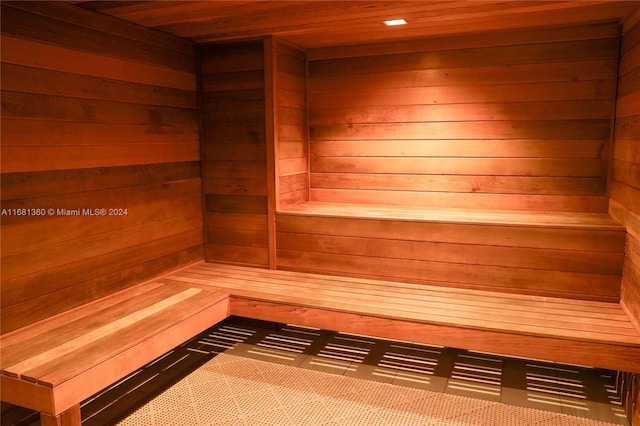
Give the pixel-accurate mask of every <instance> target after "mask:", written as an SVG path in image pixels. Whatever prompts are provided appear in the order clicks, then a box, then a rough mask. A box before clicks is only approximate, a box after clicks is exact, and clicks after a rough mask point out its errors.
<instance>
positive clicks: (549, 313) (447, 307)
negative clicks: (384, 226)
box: [167, 262, 640, 371]
mask: <svg viewBox="0 0 640 426" xmlns="http://www.w3.org/2000/svg"><path fill="white" fill-rule="evenodd" d="M167 279H168V280H171V281H172V282H181V283H184V284H189V285H208V286H212V287H214V288H216V289H218V290H220V291H223V292H228V293H229V294H231V298H232V302H231V306H232V307H231V313H232V314H238V312H237V311H234V308H235V307H238V306H241V305H243V306H244V307H243V314H245V315H248V316H251V317H254V318H257V319H266V320H273V318H260V317H257V316H258V315H259V314H260V312H259V311H260V309H258V308H257V306H258V305H259V304H260V303H263V306H262V307H263V308H265V307H266V306H270V309H272V310H274V309H275V310H277V309H279V308H278V307H279V306H280V307H282V306H286V308H280V309H284V310H289V312H292V310H295V309H298V310H299V311H300V312H302V311H303V310H304V311H305V312H306V315H307V316H308V317H312V316H313V311H316V313H319V312H322V313H323V315H325V318H324V320H323V323H322V324H315V325H314V324H309V323H306V324H301V325H312V326H322V327H326V326H327V324H326V321H328V319H327V316H328V317H332V316H333V317H334V318H335V321H333V327H332V329H334V330H338V331H349V330H345V325H346V324H344V323H341V322H340V321H342V320H346V319H348V318H352V317H351V316H352V315H354V316H358V317H367V318H375V319H379V320H388V321H390V322H388V325H389V326H393V327H398V326H399V324H400V323H412V324H415V325H416V327H417V328H416V329H415V330H416V332H419V330H420V328H419V326H420V325H429V326H431V327H435V329H438V328H439V330H441V331H442V330H466V331H467V332H476V335H477V336H480V335H486V336H490V335H496V334H499V335H503V336H504V335H509V336H511V337H513V338H517V337H522V338H523V339H522V340H521V341H522V342H525V341H530V340H529V339H531V338H533V341H539V342H540V343H544V344H546V345H549V344H550V343H549V341H552V342H555V343H554V344H555V345H557V348H555V349H554V351H553V352H554V354H553V356H549V357H546V358H545V357H542V358H544V359H549V358H551V359H550V360H552V361H562V362H576V360H580V359H584V360H585V362H584V363H585V365H592V364H590V363H588V362H586V360H589V359H590V358H593V359H594V360H595V362H596V363H597V364H598V365H594V366H604V365H603V364H606V366H604V368H610V369H624V368H621V367H625V368H627V369H628V368H633V369H634V370H633V371H640V333H639V332H638V330H637V329H636V328H635V327H634V325H633V323H632V322H631V320H630V319H629V317H628V316H627V315H626V313H625V312H624V310H623V308H622V307H621V305H620V304H618V303H610V302H599V301H588V300H577V299H562V298H554V297H543V296H533V295H524V294H515V293H501V292H489V291H483V290H473V289H463V288H453V287H439V286H429V285H423V284H411V283H402V282H390V281H379V280H369V279H360V278H348V277H339V276H327V275H318V274H310V273H298V272H290V271H279V270H266V269H257V268H250V267H243V266H235V265H226V264H216V263H211V262H205V263H200V264H196V265H194V266H192V267H189V268H186V269H183V270H180V271H178V272H176V273H174V274H171V275H170V276H168V277H167ZM248 301H250V302H251V303H253V305H251V306H253V308H251V306H250V305H248V304H247V303H249V302H248ZM300 319H302V320H304V318H303V315H300ZM329 323H330V324H331V322H330V321H329ZM364 327H365V328H366V326H364ZM371 327H372V330H370V331H372V332H371V333H369V334H371V335H376V330H374V329H373V327H374V326H373V324H372V325H371ZM425 330H427V328H425V329H423V332H422V333H423V334H424V333H426V331H425ZM360 331H361V332H362V333H363V334H368V333H367V330H360ZM444 336H445V337H447V336H446V334H445V335H444ZM380 337H393V338H399V339H403V340H412V339H411V338H410V336H402V335H390V336H380ZM448 337H449V338H448V339H445V341H430V340H429V337H428V336H427V337H425V339H426V341H424V342H421V343H432V344H447V345H450V346H456V345H457V346H458V347H462V348H465V349H477V348H469V347H467V346H466V344H465V341H464V340H462V339H458V340H456V339H455V338H454V336H453V335H450V336H448ZM421 338H422V337H421ZM434 339H435V338H434ZM536 339H537V340H536ZM436 340H437V339H436ZM576 344H577V346H576ZM563 345H567V346H566V347H564V349H566V348H571V347H576V348H579V347H583V346H584V348H587V347H594V348H598V349H599V350H603V349H607V348H608V349H609V350H611V351H612V352H615V353H616V354H617V355H615V356H614V357H613V358H612V359H607V360H604V358H609V357H608V356H605V355H602V358H603V361H602V362H598V360H597V358H598V357H599V356H600V355H594V356H593V357H592V356H591V355H590V354H588V353H585V354H581V355H580V354H578V355H576V354H567V355H566V356H561V358H562V359H554V357H555V358H557V356H558V355H557V354H556V353H555V352H558V351H559V352H560V353H561V352H562V351H563V350H564V349H563ZM572 345H573V346H572ZM585 345H586V346H585ZM551 346H553V344H552V345H551ZM487 349H491V346H490V345H489V348H486V347H483V348H482V350H487ZM493 351H495V352H496V353H502V354H505V355H510V354H517V355H518V356H526V354H527V353H529V352H528V351H527V348H522V347H521V348H517V350H515V352H514V349H513V348H504V347H500V346H495V347H493ZM530 352H531V353H537V352H540V351H538V350H533V348H532V349H531V351H530ZM542 352H543V353H544V350H543V351H542ZM551 352H552V351H551V350H549V353H551ZM625 354H626V355H625ZM550 355H551V354H550ZM618 356H620V357H623V358H624V359H620V360H616V357H618ZM567 359H571V360H570V361H569V360H567ZM618 361H619V363H617V362H618ZM612 364H613V365H612Z"/></svg>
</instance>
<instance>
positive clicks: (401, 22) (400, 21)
mask: <svg viewBox="0 0 640 426" xmlns="http://www.w3.org/2000/svg"><path fill="white" fill-rule="evenodd" d="M384 24H385V25H386V26H387V27H394V26H396V25H406V24H407V21H405V20H404V19H389V20H388V21H384Z"/></svg>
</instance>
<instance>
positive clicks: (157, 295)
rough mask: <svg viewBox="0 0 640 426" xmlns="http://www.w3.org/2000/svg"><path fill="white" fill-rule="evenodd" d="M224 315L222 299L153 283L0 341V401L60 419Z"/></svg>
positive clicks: (193, 288)
mask: <svg viewBox="0 0 640 426" xmlns="http://www.w3.org/2000/svg"><path fill="white" fill-rule="evenodd" d="M228 309H229V308H228V295H227V294H224V293H219V292H216V291H212V290H211V289H205V288H202V287H199V286H184V285H176V284H175V283H171V284H167V283H164V282H163V281H162V279H157V280H154V281H149V282H145V283H142V284H139V285H136V286H133V287H129V288H127V289H125V290H123V291H121V292H116V293H113V294H111V295H108V296H106V297H104V298H101V299H99V300H96V301H93V302H91V303H86V304H85V305H83V306H81V307H79V308H77V309H73V310H70V311H68V312H65V313H62V314H61V315H57V316H54V317H51V318H48V319H45V320H42V321H39V322H37V323H33V324H30V325H27V326H25V327H22V328H20V329H18V330H14V331H12V332H10V333H7V334H5V335H4V336H3V338H2V362H1V364H2V365H1V367H2V379H3V381H2V385H3V400H5V392H6V394H8V396H6V400H7V401H9V402H11V403H15V404H18V405H21V406H23V407H27V408H32V409H36V410H39V411H42V412H44V413H45V414H47V415H50V416H53V417H55V416H58V415H60V414H61V413H64V412H65V411H66V410H68V409H69V408H70V407H73V406H76V405H78V404H79V403H80V402H82V401H83V400H84V399H85V398H87V397H89V396H91V395H92V394H94V393H96V392H97V391H99V390H101V389H103V388H104V387H106V386H108V385H110V384H112V383H114V382H117V381H118V380H119V379H121V378H122V377H124V376H126V375H127V374H129V373H131V372H132V371H135V370H136V369H138V368H140V367H141V366H143V365H144V364H146V363H147V362H150V361H152V360H153V359H155V358H156V357H158V356H161V355H162V354H164V353H165V352H166V351H168V350H170V349H172V348H173V347H175V346H176V345H178V344H180V343H182V342H184V341H185V340H187V339H189V338H190V337H193V336H195V335H196V334H197V333H199V332H201V331H203V330H205V329H206V328H208V327H210V326H211V325H213V324H215V323H217V322H219V321H220V320H222V319H224V318H226V317H227V316H228ZM114 334H117V335H118V339H115V340H114V339H113V335H114ZM14 391H15V392H14ZM30 395H36V396H38V395H43V396H42V398H36V399H34V398H33V397H31V396H30ZM44 395H46V396H44Z"/></svg>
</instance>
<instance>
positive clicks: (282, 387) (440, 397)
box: [2, 318, 628, 426]
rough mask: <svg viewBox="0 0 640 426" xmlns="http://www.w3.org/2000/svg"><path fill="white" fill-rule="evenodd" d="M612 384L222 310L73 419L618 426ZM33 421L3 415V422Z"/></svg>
mask: <svg viewBox="0 0 640 426" xmlns="http://www.w3.org/2000/svg"><path fill="white" fill-rule="evenodd" d="M619 387H620V375H619V374H618V373H615V372H611V371H605V370H597V369H589V368H582V367H575V366H567V365H559V364H550V363H544V362H539V361H532V360H525V359H516V358H505V357H500V356H496V355H492V354H485V353H475V352H469V351H463V350H456V349H450V348H442V347H431V346H425V345H416V344H412V343H406V342H397V341H389V340H382V339H374V338H371V337H366V336H354V335H347V334H342V333H335V332H329V331H325V330H317V329H309V328H302V327H297V326H290V325H287V326H282V327H280V326H277V325H275V324H270V323H263V322H257V321H248V320H244V319H239V318H230V319H229V320H227V321H225V322H223V323H221V324H219V325H217V326H215V327H213V328H211V329H210V330H208V331H207V332H205V333H203V334H202V335H200V336H198V338H196V339H193V340H192V341H190V342H187V343H186V344H185V345H182V346H181V347H179V348H177V349H176V350H174V351H172V352H171V353H169V354H167V355H165V356H164V357H162V358H160V359H158V360H156V361H155V362H154V363H152V364H150V365H148V366H147V367H145V368H143V369H141V370H139V371H137V372H135V373H134V374H132V375H131V376H130V377H129V378H127V379H125V380H123V381H122V382H120V383H118V384H117V385H114V386H113V387H111V388H109V389H107V390H105V391H103V392H101V393H100V394H98V395H96V396H95V397H94V398H92V399H90V400H88V401H86V402H85V403H84V404H83V406H82V417H83V419H84V421H83V424H86V425H111V424H118V425H123V426H126V425H136V426H138V425H158V426H164V425H189V426H192V425H248V426H254V425H256V426H258V425H278V426H281V425H288V424H291V425H456V426H463V425H477V426H489V425H495V426H506V425H517V426H523V425H558V426H569V425H584V426H587V425H589V426H591V425H593V426H596V425H612V424H618V425H620V424H622V425H628V421H627V419H626V417H625V415H624V409H623V408H622V407H623V401H622V400H621V397H620V392H619V390H618V389H619ZM18 411H19V410H18ZM7 412H11V411H10V410H9V411H7ZM11 415H12V416H13V417H14V418H19V417H20V415H18V413H17V412H16V411H15V410H14V412H13V413H12V414H11ZM35 419H36V417H34V416H29V413H23V415H22V418H21V420H19V421H17V422H15V421H14V422H13V423H11V419H9V415H4V414H3V419H2V420H3V421H2V424H3V425H9V424H20V425H30V426H31V425H37V424H38V421H37V420H35ZM5 422H7V423H5Z"/></svg>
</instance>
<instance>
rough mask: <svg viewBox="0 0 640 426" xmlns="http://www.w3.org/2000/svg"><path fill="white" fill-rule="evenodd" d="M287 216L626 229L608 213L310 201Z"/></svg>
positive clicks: (292, 207) (288, 211) (292, 209)
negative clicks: (426, 207)
mask: <svg viewBox="0 0 640 426" xmlns="http://www.w3.org/2000/svg"><path fill="white" fill-rule="evenodd" d="M285 213H297V214H303V215H319V216H332V217H352V218H362V217H370V218H376V217H379V218H387V219H395V220H409V221H416V220H418V221H428V222H440V223H458V224H469V225H504V226H523V225H524V226H532V227H544V228H569V229H599V230H610V231H620V230H624V227H623V226H622V225H621V224H620V223H618V222H617V221H616V220H614V219H613V218H612V217H611V216H609V215H608V214H607V213H584V212H552V211H539V210H538V211H529V210H487V209H425V208H412V207H402V206H385V205H375V204H349V203H328V202H306V203H300V204H295V205H291V206H288V207H287V208H286V210H285Z"/></svg>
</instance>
